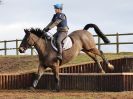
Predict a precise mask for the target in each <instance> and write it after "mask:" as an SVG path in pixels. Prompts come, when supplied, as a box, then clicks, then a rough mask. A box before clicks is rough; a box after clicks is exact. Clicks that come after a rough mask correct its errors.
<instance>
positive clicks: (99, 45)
mask: <svg viewBox="0 0 133 99" xmlns="http://www.w3.org/2000/svg"><path fill="white" fill-rule="evenodd" d="M98 49H99V50H100V49H101V44H100V37H98Z"/></svg>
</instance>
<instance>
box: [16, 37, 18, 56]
mask: <svg viewBox="0 0 133 99" xmlns="http://www.w3.org/2000/svg"><path fill="white" fill-rule="evenodd" d="M18 54H19V52H18V40H17V39H16V55H18Z"/></svg>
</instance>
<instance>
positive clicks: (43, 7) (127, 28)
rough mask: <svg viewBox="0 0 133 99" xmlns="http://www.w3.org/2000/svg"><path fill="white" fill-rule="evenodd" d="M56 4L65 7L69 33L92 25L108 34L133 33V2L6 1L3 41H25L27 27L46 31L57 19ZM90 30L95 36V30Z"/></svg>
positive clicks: (0, 30) (0, 8)
mask: <svg viewBox="0 0 133 99" xmlns="http://www.w3.org/2000/svg"><path fill="white" fill-rule="evenodd" d="M56 3H62V4H63V6H64V7H63V13H65V14H66V16H67V19H68V26H69V28H70V30H69V33H70V32H72V31H74V30H77V29H82V28H83V27H84V26H85V25H86V24H88V23H94V24H96V25H98V26H99V28H100V29H101V30H102V31H103V33H105V34H113V33H117V32H118V33H132V32H133V28H132V27H133V7H132V4H133V0H2V4H1V5H0V12H1V13H0V41H1V40H12V39H22V38H23V36H24V31H23V29H24V28H30V27H34V28H37V27H38V28H41V29H43V28H44V27H45V26H46V25H47V24H48V23H49V22H50V20H51V18H52V17H53V14H54V13H55V12H54V8H53V5H54V4H56ZM89 31H91V32H92V34H95V32H94V31H93V29H90V30H89ZM51 32H52V33H53V32H55V28H54V29H53V30H52V31H51ZM127 40H129V38H127Z"/></svg>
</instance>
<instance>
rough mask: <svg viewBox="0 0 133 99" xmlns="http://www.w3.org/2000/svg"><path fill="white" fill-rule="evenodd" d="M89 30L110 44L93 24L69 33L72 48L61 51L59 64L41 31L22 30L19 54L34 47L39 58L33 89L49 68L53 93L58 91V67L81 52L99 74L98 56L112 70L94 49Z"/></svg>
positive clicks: (55, 53)
mask: <svg viewBox="0 0 133 99" xmlns="http://www.w3.org/2000/svg"><path fill="white" fill-rule="evenodd" d="M89 28H94V30H95V32H96V33H97V34H98V36H99V37H101V38H102V39H103V41H104V43H110V41H109V40H108V38H107V37H106V36H105V35H104V34H103V33H102V32H101V30H100V29H99V28H98V26H97V25H95V24H87V25H85V27H84V28H83V29H81V30H75V31H73V32H72V33H70V34H69V35H68V36H69V37H70V38H71V39H72V44H73V45H72V47H71V48H70V49H67V50H64V51H63V55H62V56H63V59H62V61H61V62H60V61H59V60H58V59H57V57H56V56H57V52H56V51H55V50H54V49H53V47H52V45H51V40H48V39H47V38H46V37H45V36H44V37H43V36H42V35H43V31H42V30H41V29H39V28H36V29H34V28H30V29H24V32H25V36H24V38H23V40H22V42H21V44H20V46H19V52H20V53H25V51H26V50H27V49H28V48H30V47H32V46H34V47H35V49H36V50H37V53H38V57H39V66H38V73H37V77H36V79H35V80H34V81H33V85H32V87H33V88H36V86H37V84H38V81H39V79H40V78H41V76H42V75H43V74H44V71H45V70H46V68H48V67H49V68H51V69H52V72H53V75H54V79H55V80H54V81H55V88H54V89H55V91H57V92H59V91H60V78H59V66H61V65H63V64H65V63H68V62H69V61H71V60H72V59H73V58H74V57H76V56H77V55H78V54H79V53H80V51H83V52H84V53H86V54H87V55H88V56H90V57H91V58H92V59H93V60H94V61H95V62H96V63H97V66H98V67H99V72H101V73H105V71H104V70H103V68H102V66H101V64H100V62H99V60H98V59H97V56H100V57H101V58H102V59H103V61H104V62H105V63H106V64H107V67H108V68H109V69H111V70H113V69H114V66H113V65H112V64H110V63H109V61H108V60H107V59H106V58H105V56H104V54H103V52H102V51H101V50H98V49H97V48H96V43H95V41H94V37H93V35H92V34H91V33H90V32H89V31H87V30H88V29H89Z"/></svg>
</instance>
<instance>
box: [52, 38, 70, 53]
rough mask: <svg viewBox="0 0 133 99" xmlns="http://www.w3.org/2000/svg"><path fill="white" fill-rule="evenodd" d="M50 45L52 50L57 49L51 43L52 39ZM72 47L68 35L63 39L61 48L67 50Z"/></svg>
mask: <svg viewBox="0 0 133 99" xmlns="http://www.w3.org/2000/svg"><path fill="white" fill-rule="evenodd" d="M51 45H52V47H53V48H54V50H56V51H58V49H57V48H56V46H55V45H54V44H53V39H52V40H51ZM71 47H72V40H71V38H70V37H69V36H68V37H66V38H65V39H64V40H63V50H67V49H69V48H71Z"/></svg>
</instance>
